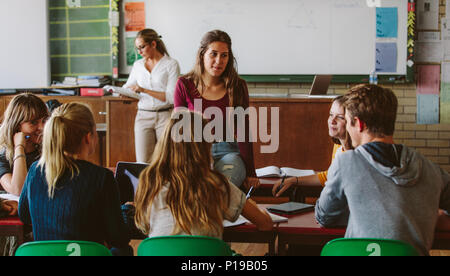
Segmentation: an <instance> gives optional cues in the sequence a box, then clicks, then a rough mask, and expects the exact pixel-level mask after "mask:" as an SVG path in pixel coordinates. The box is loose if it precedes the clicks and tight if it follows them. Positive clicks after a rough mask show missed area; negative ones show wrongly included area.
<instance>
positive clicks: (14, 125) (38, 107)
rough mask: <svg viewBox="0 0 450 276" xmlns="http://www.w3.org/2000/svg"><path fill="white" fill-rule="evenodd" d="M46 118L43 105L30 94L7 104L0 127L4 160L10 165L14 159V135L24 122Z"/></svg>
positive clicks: (0, 140) (24, 94)
mask: <svg viewBox="0 0 450 276" xmlns="http://www.w3.org/2000/svg"><path fill="white" fill-rule="evenodd" d="M47 116H48V110H47V106H46V105H45V103H44V102H43V101H42V100H41V98H39V97H38V96H35V95H33V94H31V93H23V94H19V95H17V96H15V97H14V98H13V99H12V100H11V102H10V103H9V104H8V107H7V108H6V111H5V113H4V115H3V123H2V125H1V126H0V145H1V147H3V148H4V149H5V155H6V159H7V160H8V161H9V163H10V165H12V161H13V158H14V135H15V134H16V133H17V132H19V131H20V125H21V124H22V123H24V122H28V121H32V120H39V119H41V118H46V117H47Z"/></svg>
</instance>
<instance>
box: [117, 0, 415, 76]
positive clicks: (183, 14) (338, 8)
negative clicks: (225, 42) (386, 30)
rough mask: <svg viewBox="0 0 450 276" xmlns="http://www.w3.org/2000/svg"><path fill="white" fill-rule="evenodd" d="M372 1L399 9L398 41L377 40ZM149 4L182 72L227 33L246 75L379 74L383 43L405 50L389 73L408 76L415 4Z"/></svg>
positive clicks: (149, 21) (309, 0)
mask: <svg viewBox="0 0 450 276" xmlns="http://www.w3.org/2000/svg"><path fill="white" fill-rule="evenodd" d="M368 2H379V3H380V7H397V8H398V37H397V38H394V39H393V38H390V39H384V40H380V38H376V9H375V8H374V7H369V6H368ZM145 4H146V7H145V9H146V26H147V27H149V28H153V29H155V30H156V31H157V32H158V33H159V34H160V35H162V36H163V40H164V42H165V43H166V46H167V48H168V51H169V54H170V55H171V56H172V57H173V58H175V59H176V60H178V62H179V63H180V67H181V72H182V73H187V72H188V71H190V70H191V69H192V67H193V65H194V62H195V57H196V53H197V50H198V48H199V45H200V40H201V38H202V36H203V35H204V34H205V33H206V32H208V31H210V30H214V29H221V30H223V31H226V32H227V33H228V34H229V35H230V36H231V38H232V41H233V52H234V54H235V56H236V59H237V63H238V72H239V74H243V75H312V74H336V75H362V74H369V73H370V72H372V71H373V70H374V68H375V51H376V47H375V45H376V42H395V43H396V44H397V70H396V71H395V72H389V74H391V75H393V74H394V75H395V74H399V75H405V74H406V60H407V7H408V1H407V0H381V1H380V0H189V1H186V0H146V1H145ZM122 68H123V67H122ZM386 74H387V73H386Z"/></svg>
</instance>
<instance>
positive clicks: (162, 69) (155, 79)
mask: <svg viewBox="0 0 450 276" xmlns="http://www.w3.org/2000/svg"><path fill="white" fill-rule="evenodd" d="M179 75H180V66H179V65H178V62H177V61H176V60H175V59H172V58H171V57H169V56H167V55H164V57H163V58H162V59H161V60H160V61H158V63H157V64H156V65H155V67H154V68H153V70H152V72H151V73H150V72H149V71H148V70H147V68H145V60H144V59H140V60H138V61H136V62H135V63H134V65H133V68H132V69H131V73H130V76H129V78H128V81H127V83H126V84H125V85H124V86H123V87H124V88H129V87H131V86H133V85H139V86H140V87H142V88H144V89H149V90H153V91H156V92H165V93H166V101H165V102H162V101H160V100H158V99H156V98H154V97H152V96H150V95H148V94H146V93H141V99H140V100H139V103H138V108H139V109H145V110H158V109H164V108H166V107H170V106H173V95H174V92H175V86H176V84H177V81H178V77H179Z"/></svg>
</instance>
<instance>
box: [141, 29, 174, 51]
mask: <svg viewBox="0 0 450 276" xmlns="http://www.w3.org/2000/svg"><path fill="white" fill-rule="evenodd" d="M137 38H141V39H142V40H144V42H145V43H147V44H151V43H152V42H153V41H155V42H156V50H158V52H160V53H161V54H163V55H167V56H169V52H167V48H166V45H165V44H164V41H162V39H161V38H162V37H161V36H160V35H159V34H158V33H157V32H156V31H155V30H153V29H143V30H141V31H140V32H138V34H137V35H136V39H137Z"/></svg>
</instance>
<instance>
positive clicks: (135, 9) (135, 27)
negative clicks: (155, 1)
mask: <svg viewBox="0 0 450 276" xmlns="http://www.w3.org/2000/svg"><path fill="white" fill-rule="evenodd" d="M142 29H145V3H144V2H128V3H125V31H127V32H139V31H140V30H142Z"/></svg>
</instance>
